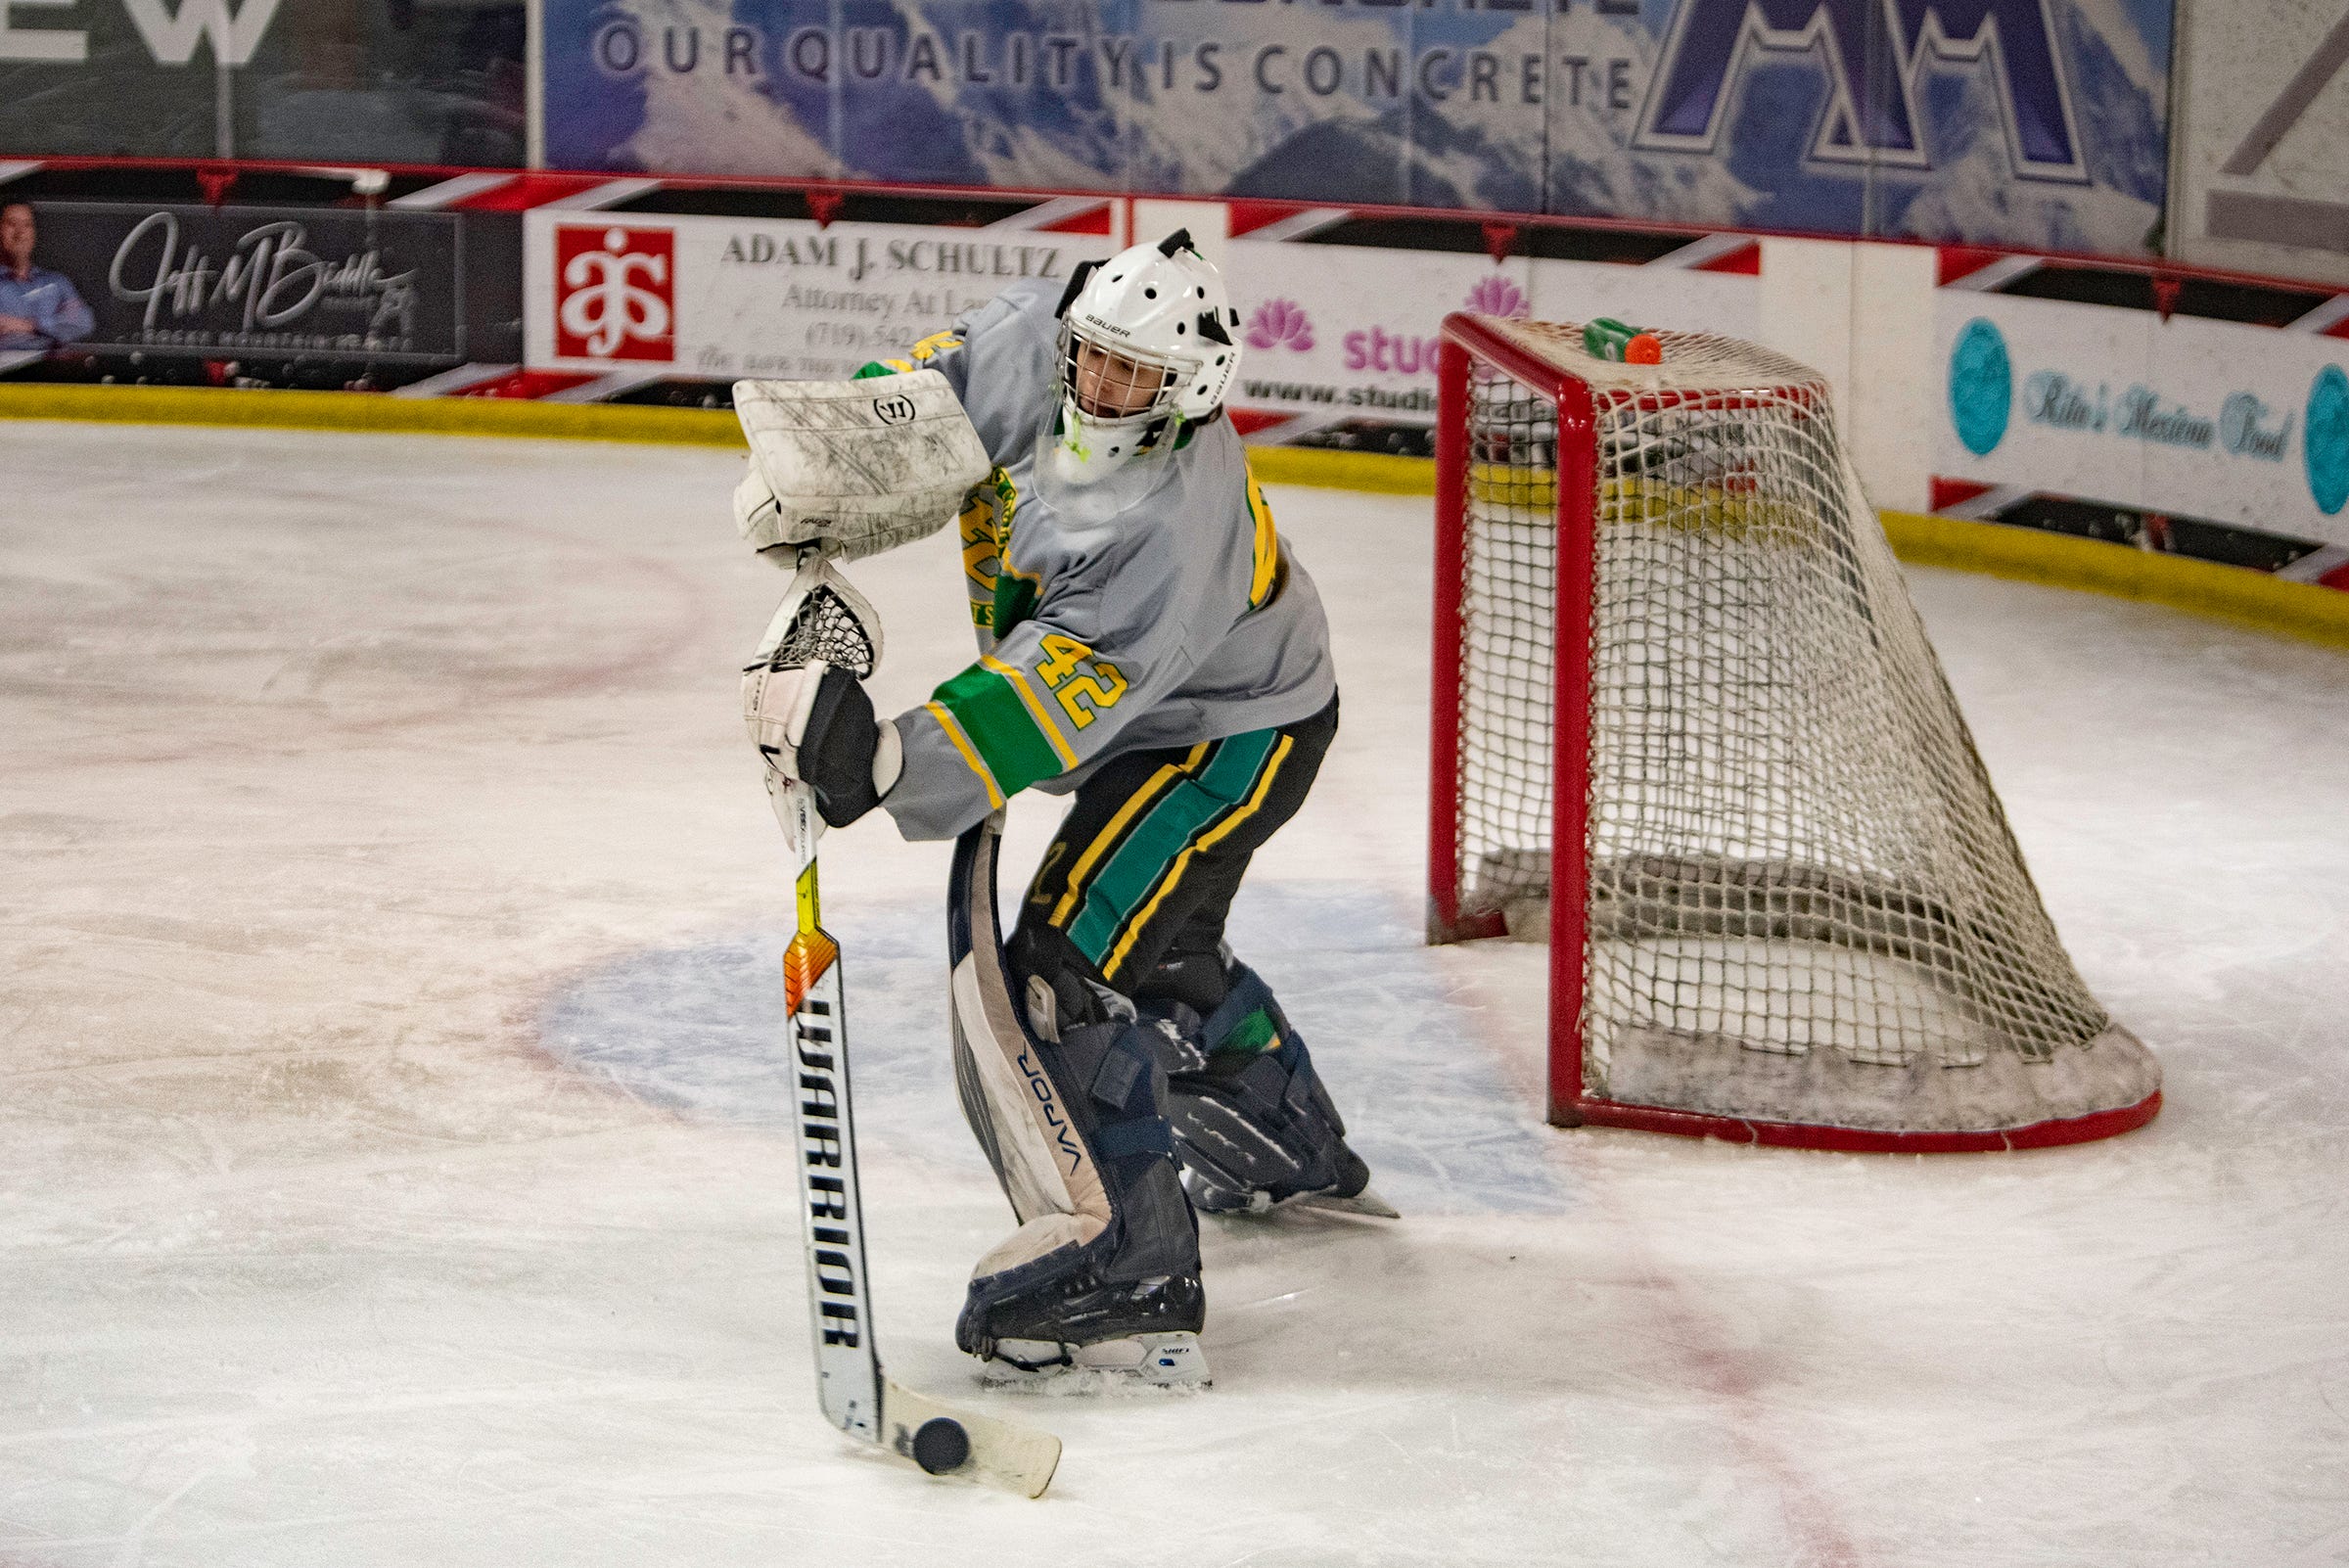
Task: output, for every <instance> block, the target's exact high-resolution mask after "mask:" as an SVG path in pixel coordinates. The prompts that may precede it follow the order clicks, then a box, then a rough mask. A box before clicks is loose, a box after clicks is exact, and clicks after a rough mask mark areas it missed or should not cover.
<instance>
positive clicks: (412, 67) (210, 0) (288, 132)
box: [0, 0, 529, 166]
mask: <svg viewBox="0 0 2349 1568" xmlns="http://www.w3.org/2000/svg"><path fill="white" fill-rule="evenodd" d="M526 31H527V17H526V6H525V0H400V3H396V4H389V5H387V4H380V3H368V4H350V3H326V0H307V3H304V0H8V3H0V153H5V154H7V155H9V156H16V157H23V156H38V157H53V158H62V157H71V156H83V157H141V158H318V159H340V160H349V161H370V162H409V163H462V164H474V165H496V166H516V165H519V164H520V163H521V162H522V161H523V160H524V155H525V153H526V151H527V148H528V140H529V138H528V135H527V128H526V125H525V121H524V101H523V100H524V76H525V60H526V55H527V45H526Z"/></svg>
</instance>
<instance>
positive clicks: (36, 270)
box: [0, 202, 98, 349]
mask: <svg viewBox="0 0 2349 1568" xmlns="http://www.w3.org/2000/svg"><path fill="white" fill-rule="evenodd" d="M38 238H39V234H38V231H37V230H36V229H35V227H34V225H33V221H32V205H31V204H30V203H28V202H10V203H9V204H7V205H6V206H5V207H0V349H11V348H19V349H21V348H55V347H57V346H60V345H61V344H69V343H78V342H79V341H80V340H82V339H84V338H86V337H88V336H89V335H90V333H91V332H92V331H93V330H95V328H96V327H97V325H98V323H97V320H96V318H95V317H93V316H92V315H91V314H90V307H89V306H88V305H86V304H84V303H82V300H81V296H80V295H79V294H78V293H77V292H75V290H74V288H73V284H72V282H71V280H69V278H67V276H66V275H65V274H64V273H62V272H51V271H49V270H48V269H47V268H45V267H36V266H34V265H33V264H32V247H33V243H34V241H35V240H37V239H38Z"/></svg>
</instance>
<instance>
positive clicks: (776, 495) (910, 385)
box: [734, 370, 992, 570]
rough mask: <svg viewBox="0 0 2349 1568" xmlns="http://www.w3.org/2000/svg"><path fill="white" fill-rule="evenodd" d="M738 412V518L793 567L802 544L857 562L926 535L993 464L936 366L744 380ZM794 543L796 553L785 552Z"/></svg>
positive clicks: (765, 548)
mask: <svg viewBox="0 0 2349 1568" xmlns="http://www.w3.org/2000/svg"><path fill="white" fill-rule="evenodd" d="M734 412H735V414H736V416H737V417H738V418H740V420H741V421H742V431H743V435H744V436H745V437H747V438H749V440H750V443H751V471H750V473H749V474H747V475H745V476H744V478H743V481H742V483H741V484H738V485H737V486H735V490H734V520H735V524H736V526H737V527H739V528H740V529H741V530H742V536H743V538H744V539H746V540H747V541H749V543H750V545H751V547H752V548H753V549H755V550H758V551H760V552H761V553H767V552H772V553H770V554H768V559H769V560H772V561H774V562H775V563H776V564H777V565H779V566H782V567H784V568H785V569H786V570H793V569H796V568H797V567H798V565H799V561H798V552H797V549H796V547H797V546H799V545H803V544H818V545H821V546H822V547H823V550H824V553H825V554H826V555H828V556H837V557H840V558H842V559H844V560H849V561H857V560H861V559H863V558H864V557H865V556H868V555H878V554H880V553H881V552H882V551H884V550H892V549H895V548H897V547H898V545H900V544H909V543H911V542H912V541H914V540H916V539H921V538H927V537H928V536H929V535H931V534H933V533H936V532H937V531H938V530H940V529H943V528H944V527H945V526H946V523H947V521H948V520H949V519H951V518H952V517H953V516H954V515H955V513H956V512H958V511H960V510H961V507H962V501H963V497H964V496H965V495H967V494H968V493H969V492H970V488H971V486H972V485H974V484H978V483H979V482H980V481H981V480H983V479H985V478H986V477H987V474H988V470H989V469H990V467H991V466H992V465H991V464H990V462H989V461H988V456H987V448H986V447H985V446H983V445H981V444H980V440H979V433H978V432H977V431H975V430H973V429H972V428H971V421H970V418H969V416H967V415H965V414H964V413H963V411H962V403H961V401H960V400H959V399H958V398H956V397H955V395H954V389H953V388H952V387H951V386H949V385H947V382H946V378H945V377H944V376H942V375H940V374H939V373H938V372H937V371H935V370H912V371H905V372H902V373H899V374H896V375H888V376H872V377H867V378H865V379H864V380H861V381H738V382H736V383H735V384H734ZM784 547H790V548H784Z"/></svg>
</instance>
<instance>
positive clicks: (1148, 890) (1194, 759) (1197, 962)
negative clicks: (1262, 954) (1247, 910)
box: [1011, 697, 1338, 1015]
mask: <svg viewBox="0 0 2349 1568" xmlns="http://www.w3.org/2000/svg"><path fill="white" fill-rule="evenodd" d="M1337 732H1338V700H1337V698H1335V697H1332V698H1330V700H1329V705H1328V706H1327V707H1325V708H1323V709H1322V710H1321V711H1320V712H1319V713H1317V714H1315V715H1313V716H1312V717H1311V718H1304V719H1300V720H1298V721H1297V722H1296V723H1293V724H1284V725H1282V726H1280V727H1279V728H1277V729H1256V730H1250V731H1248V732H1247V733H1246V734H1242V735H1230V736H1226V737H1224V738H1223V739H1221V740H1213V741H1204V742H1202V743H1200V744H1199V745H1197V746H1190V747H1181V748H1169V749H1167V750H1164V751H1149V752H1134V753H1132V754H1130V755H1128V756H1125V757H1120V758H1117V759H1115V760H1114V761H1110V762H1108V763H1107V764H1105V765H1104V766H1103V767H1102V768H1101V770H1100V771H1099V772H1097V773H1095V774H1094V775H1093V776H1092V777H1090V778H1088V779H1087V780H1085V782H1084V783H1083V784H1082V785H1080V786H1079V787H1078V791H1077V804H1076V805H1075V806H1074V807H1072V808H1071V809H1070V811H1069V814H1068V815H1067V817H1065V818H1064V819H1063V820H1062V822H1061V825H1060V831H1059V833H1057V834H1056V835H1055V836H1054V837H1053V840H1052V844H1051V847H1050V848H1049V849H1047V850H1046V851H1045V852H1044V858H1043V863H1042V864H1041V865H1040V866H1039V867H1038V868H1037V870H1036V880H1035V881H1034V882H1033V883H1031V884H1030V885H1029V888H1028V896H1027V899H1026V901H1025V902H1024V903H1023V904H1022V906H1021V910H1020V922H1019V927H1018V929H1017V930H1016V931H1015V932H1014V933H1013V936H1012V941H1011V962H1012V967H1013V969H1014V970H1015V972H1017V973H1018V974H1019V975H1020V976H1021V977H1022V979H1023V980H1024V979H1025V978H1026V977H1027V976H1030V975H1042V976H1043V977H1044V978H1045V979H1046V980H1047V981H1048V982H1051V983H1053V989H1054V991H1055V992H1058V993H1059V995H1060V996H1061V998H1062V1004H1063V1005H1064V1006H1066V1005H1067V1004H1068V1000H1069V995H1070V988H1068V987H1066V986H1064V985H1062V984H1061V982H1062V981H1063V980H1064V979H1065V978H1066V977H1070V976H1079V977H1082V978H1084V979H1087V980H1092V981H1096V982H1099V983H1100V984H1102V985H1105V986H1107V987H1109V988H1110V989H1111V990H1113V991H1116V992H1123V993H1124V994H1126V995H1128V996H1163V997H1169V998H1172V999H1174V1000H1179V1001H1182V1002H1186V1003H1188V1004H1189V1005H1190V1006H1191V1007H1193V1008H1195V1009H1196V1010H1197V1011H1198V1012H1199V1013H1200V1014H1202V1015H1205V1014H1208V1013H1212V1012H1214V1011H1215V1009H1216V1005H1217V1004H1218V1003H1219V1002H1221V1000H1222V999H1223V994H1224V990H1225V987H1224V980H1223V962H1222V957H1221V948H1222V943H1223V922H1224V919H1225V917H1226V916H1228V915H1229V914H1230V912H1231V899H1232V895H1234V894H1235V893H1237V892H1238V891H1239V888H1240V878H1241V877H1242V876H1244V875H1246V874H1247V870H1248V861H1249V859H1250V857H1251V856H1252V855H1254V854H1255V853H1256V852H1257V850H1258V848H1259V847H1261V846H1262V845H1263V844H1264V843H1265V841H1266V840H1267V839H1269V838H1270V837H1271V836H1272V835H1273V833H1274V832H1276V831H1277V830H1278V829H1279V828H1280V825H1281V824H1282V823H1284V822H1286V821H1288V819H1289V818H1290V817H1292V816H1294V815H1296V814H1297V808H1298V807H1300V806H1303V805H1304V804H1305V797H1306V793H1307V792H1308V791H1309V790H1311V789H1312V788H1313V778H1314V775H1315V774H1317V773H1318V772H1319V771H1320V769H1321V758H1322V755H1323V754H1324V753H1326V752H1327V751H1328V750H1329V743H1330V741H1331V740H1332V738H1334V737H1335V736H1336V734H1337Z"/></svg>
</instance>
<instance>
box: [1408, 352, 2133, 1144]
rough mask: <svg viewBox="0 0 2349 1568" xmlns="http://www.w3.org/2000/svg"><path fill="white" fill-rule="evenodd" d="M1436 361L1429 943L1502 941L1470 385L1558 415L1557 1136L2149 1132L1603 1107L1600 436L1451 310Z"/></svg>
mask: <svg viewBox="0 0 2349 1568" xmlns="http://www.w3.org/2000/svg"><path fill="white" fill-rule="evenodd" d="M1443 333H1444V335H1443V343H1442V346H1441V348H1440V349H1439V351H1438V355H1437V377H1438V398H1437V414H1436V419H1437V425H1436V527H1435V579H1434V591H1435V616H1434V666H1433V669H1434V680H1433V682H1432V685H1431V690H1430V693H1429V704H1428V707H1429V747H1428V754H1429V756H1428V761H1429V776H1428V862H1427V870H1428V940H1429V941H1430V942H1431V943H1450V942H1462V941H1468V940H1472V939H1475V938H1480V937H1497V936H1501V935H1504V925H1503V921H1502V917H1501V915H1500V914H1499V912H1498V911H1483V912H1473V913H1469V914H1466V915H1463V914H1462V913H1461V910H1460V904H1459V887H1460V853H1459V811H1460V761H1461V749H1460V713H1461V704H1462V698H1463V689H1462V688H1463V684H1464V675H1465V668H1466V667H1465V663H1464V658H1465V645H1464V636H1463V626H1462V622H1461V612H1460V601H1461V597H1462V594H1463V592H1464V590H1465V581H1466V579H1465V569H1466V563H1467V542H1468V541H1467V527H1466V519H1467V514H1468V500H1469V493H1468V487H1469V477H1470V467H1471V462H1472V454H1471V453H1470V450H1469V384H1470V376H1471V371H1472V367H1473V365H1474V363H1475V361H1477V360H1479V359H1482V360H1484V361H1486V362H1488V363H1490V364H1492V365H1493V366H1495V367H1496V368H1497V369H1498V370H1500V371H1501V372H1502V373H1503V374H1505V375H1507V376H1508V377H1509V378H1510V379H1512V380H1514V381H1516V382H1517V383H1519V384H1520V385H1522V386H1523V387H1525V388H1526V389H1527V390H1528V391H1530V392H1534V393H1536V394H1538V395H1540V396H1542V397H1544V398H1547V399H1548V400H1549V401H1550V402H1551V403H1552V404H1553V405H1554V406H1555V407H1556V409H1557V427H1558V434H1557V508H1558V514H1557V528H1558V549H1557V550H1556V552H1555V555H1554V558H1553V559H1554V571H1555V593H1556V599H1555V603H1554V616H1555V621H1554V625H1555V628H1556V630H1555V637H1556V644H1555V647H1556V652H1555V654H1554V657H1553V659H1552V666H1553V669H1554V672H1555V673H1554V681H1555V684H1554V688H1553V690H1552V693H1551V698H1552V727H1551V741H1550V744H1551V747H1552V753H1551V773H1550V777H1551V781H1552V790H1551V800H1550V845H1551V851H1550V853H1551V860H1550V878H1549V1005H1548V1013H1547V1024H1548V1032H1547V1033H1548V1041H1549V1062H1548V1088H1549V1105H1548V1116H1549V1120H1550V1122H1551V1123H1552V1124H1553V1125H1555V1126H1558V1127H1579V1126H1582V1125H1585V1124H1589V1125H1592V1126H1599V1127H1621V1128H1634V1129H1637V1130H1643V1131H1650V1132H1672V1133H1679V1134H1681V1135H1685V1136H1693V1137H1716V1138H1725V1139H1728V1140H1731V1141H1734V1142H1741V1143H1769V1144H1778V1145H1783V1146H1787V1147H1794V1148H1814V1149H1841V1150H1853V1151H1896V1152H1905V1153H1911V1154H1929V1153H1965V1152H1977V1151H1995V1150H2002V1149H2019V1148H2039V1147H2047V1146H2050V1145H2055V1144H2064V1143H2084V1142H2088V1141H2091V1140H2093V1139H2096V1138H2104V1137H2110V1136H2112V1135H2114V1134H2115V1133H2119V1132H2126V1131H2128V1130H2131V1129H2133V1128H2138V1127H2142V1126H2143V1125H2144V1124H2145V1123H2147V1122H2149V1121H2151V1120H2152V1119H2153V1118H2154V1116H2155V1115H2156V1114H2158V1112H2159V1111H2160V1109H2161V1094H2160V1092H2159V1091H2158V1090H2156V1091H2155V1092H2153V1093H2152V1094H2150V1095H2149V1096H2147V1097H2146V1098H2145V1099H2143V1100H2142V1101H2140V1102H2138V1103H2137V1104H2135V1105H2129V1106H2122V1107H2119V1108H2117V1109H2114V1110H2108V1111H2099V1112H2097V1113H2096V1114H2094V1115H2090V1116H2082V1117H2073V1118H2067V1119H2060V1120H2053V1121H2046V1122H2038V1123H2033V1124H2029V1125H2027V1126H2022V1127H2012V1128H2004V1129H1999V1130H1983V1131H1942V1130H1930V1131H1926V1130H1917V1131H1903V1130H1877V1129H1863V1128H1845V1127H1832V1126H1825V1125H1819V1124H1811V1123H1788V1122H1771V1121H1760V1120H1748V1119H1744V1118H1738V1117H1728V1116H1712V1115H1706V1114H1703V1113H1699V1112H1693V1111H1681V1110H1675V1109H1670V1108H1667V1107H1663V1106H1654V1105H1639V1104H1634V1103H1630V1102H1626V1101H1621V1100H1611V1099H1607V1098H1604V1097H1603V1096H1600V1095H1596V1094H1593V1093H1591V1092H1590V1091H1589V1084H1588V1082H1587V1081H1586V1078H1585V1074H1584V1050H1583V1002H1584V986H1585V977H1584V965H1583V952H1584V947H1585V945H1586V940H1587V938H1588V935H1589V932H1588V925H1587V922H1588V918H1589V916H1588V910H1587V908H1586V903H1585V899H1584V889H1585V888H1586V886H1587V885H1588V883H1589V863H1588V852H1589V845H1588V833H1587V826H1588V818H1589V798H1588V793H1587V791H1586V790H1585V789H1581V788H1570V787H1568V786H1569V785H1570V784H1571V783H1573V782H1574V781H1578V780H1586V779H1587V778H1588V777H1589V769H1588V765H1587V758H1588V755H1589V746H1590V669H1589V660H1588V659H1587V658H1569V657H1566V650H1568V649H1588V648H1589V643H1590V613H1591V593H1592V574H1593V561H1592V550H1591V546H1592V540H1593V539H1594V537H1595V535H1596V530H1597V523H1598V519H1597V503H1598V488H1599V486H1598V473H1597V465H1598V433H1597V425H1596V412H1595V403H1594V401H1593V399H1592V396H1591V390H1590V386H1589V383H1588V382H1586V381H1584V380H1583V379H1582V378H1581V377H1579V376H1576V375H1575V374H1574V373H1573V372H1571V371H1569V370H1566V369H1563V368H1561V367H1560V366H1558V365H1555V364H1552V363H1550V362H1548V361H1547V360H1545V359H1543V358H1542V357H1541V356H1540V355H1538V354H1536V353H1534V352H1532V351H1530V350H1529V349H1527V348H1526V347H1525V346H1522V345H1520V344H1518V343H1516V342H1514V341H1513V340H1511V339H1509V338H1506V337H1503V336H1502V335H1501V334H1499V333H1497V332H1496V331H1494V330H1493V329H1492V328H1491V327H1489V326H1487V325H1486V324H1485V322H1484V321H1483V320H1482V319H1480V318H1479V317H1477V316H1474V315H1471V314H1467V313H1464V312H1455V313H1453V314H1451V315H1448V316H1446V317H1445V318H1444V329H1443Z"/></svg>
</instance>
